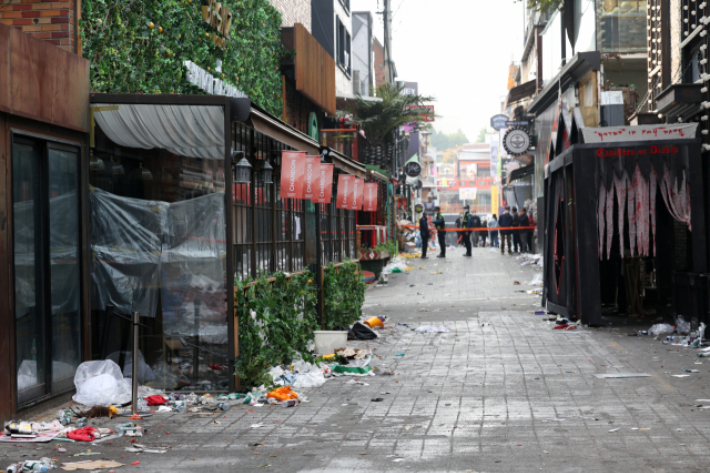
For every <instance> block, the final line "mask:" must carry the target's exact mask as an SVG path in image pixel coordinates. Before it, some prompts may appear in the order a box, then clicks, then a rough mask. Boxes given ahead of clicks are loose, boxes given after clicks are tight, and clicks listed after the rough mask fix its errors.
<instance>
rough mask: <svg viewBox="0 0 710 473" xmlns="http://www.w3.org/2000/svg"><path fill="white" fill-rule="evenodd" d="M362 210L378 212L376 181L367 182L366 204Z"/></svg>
mask: <svg viewBox="0 0 710 473" xmlns="http://www.w3.org/2000/svg"><path fill="white" fill-rule="evenodd" d="M362 210H363V211H365V212H377V183H376V182H368V183H367V184H365V205H364V207H363V209H362Z"/></svg>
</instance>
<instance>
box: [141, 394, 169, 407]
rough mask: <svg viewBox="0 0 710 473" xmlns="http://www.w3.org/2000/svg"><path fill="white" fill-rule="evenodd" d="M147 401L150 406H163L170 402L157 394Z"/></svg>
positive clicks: (149, 397)
mask: <svg viewBox="0 0 710 473" xmlns="http://www.w3.org/2000/svg"><path fill="white" fill-rule="evenodd" d="M145 400H146V401H148V405H149V406H162V405H163V404H165V403H166V402H168V401H167V400H166V399H165V398H164V397H163V396H161V395H160V394H155V395H153V396H148V397H147V398H145Z"/></svg>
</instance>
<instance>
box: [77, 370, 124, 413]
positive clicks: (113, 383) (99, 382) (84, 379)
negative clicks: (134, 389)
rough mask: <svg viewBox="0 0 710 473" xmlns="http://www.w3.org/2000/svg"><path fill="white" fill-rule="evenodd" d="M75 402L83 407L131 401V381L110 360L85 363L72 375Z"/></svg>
mask: <svg viewBox="0 0 710 473" xmlns="http://www.w3.org/2000/svg"><path fill="white" fill-rule="evenodd" d="M74 386H76V394H75V395H74V396H73V397H72V399H74V401H75V402H78V403H79V404H84V405H85V406H90V407H91V406H110V405H112V404H123V403H125V402H130V401H131V380H130V379H124V377H123V374H121V368H119V367H118V365H117V364H116V363H114V362H113V361H111V360H97V361H87V362H85V363H82V364H80V365H79V367H78V368H77V369H76V374H75V375H74Z"/></svg>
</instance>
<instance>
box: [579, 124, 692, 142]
mask: <svg viewBox="0 0 710 473" xmlns="http://www.w3.org/2000/svg"><path fill="white" fill-rule="evenodd" d="M697 129H698V124H697V123H675V124H673V125H637V126H607V127H604V128H582V129H581V131H582V137H583V138H584V142H585V143H616V142H619V141H627V142H628V141H649V140H673V139H681V138H684V139H689V138H690V139H692V138H695V136H696V133H697Z"/></svg>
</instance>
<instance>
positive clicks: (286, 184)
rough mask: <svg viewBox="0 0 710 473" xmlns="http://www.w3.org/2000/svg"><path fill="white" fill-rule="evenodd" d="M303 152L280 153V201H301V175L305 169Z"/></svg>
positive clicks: (304, 153) (304, 154)
mask: <svg viewBox="0 0 710 473" xmlns="http://www.w3.org/2000/svg"><path fill="white" fill-rule="evenodd" d="M305 157H306V152H305V151H282V154H281V188H280V189H279V196H280V197H281V198H282V199H303V174H304V172H305V168H306V160H305Z"/></svg>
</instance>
